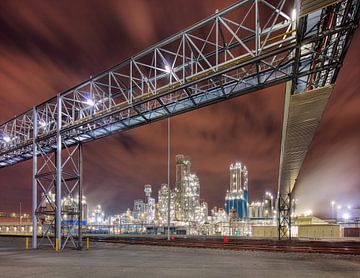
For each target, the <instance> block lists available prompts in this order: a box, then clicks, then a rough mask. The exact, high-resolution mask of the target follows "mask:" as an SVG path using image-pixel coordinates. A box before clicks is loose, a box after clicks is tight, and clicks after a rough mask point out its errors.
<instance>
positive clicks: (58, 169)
mask: <svg viewBox="0 0 360 278" xmlns="http://www.w3.org/2000/svg"><path fill="white" fill-rule="evenodd" d="M57 109H58V110H57V113H58V115H57V128H56V129H57V132H56V195H55V203H56V212H55V221H56V225H55V226H56V235H55V236H56V239H57V241H58V246H59V248H61V246H62V245H61V211H62V208H61V182H62V159H61V148H62V143H61V139H62V138H61V134H60V129H61V115H62V109H61V97H60V96H58V98H57Z"/></svg>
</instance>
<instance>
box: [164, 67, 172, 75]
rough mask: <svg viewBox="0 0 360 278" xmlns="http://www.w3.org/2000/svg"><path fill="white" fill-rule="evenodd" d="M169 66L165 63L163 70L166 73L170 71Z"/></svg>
mask: <svg viewBox="0 0 360 278" xmlns="http://www.w3.org/2000/svg"><path fill="white" fill-rule="evenodd" d="M171 70H172V69H171V67H170V66H169V65H165V72H166V73H170V72H171Z"/></svg>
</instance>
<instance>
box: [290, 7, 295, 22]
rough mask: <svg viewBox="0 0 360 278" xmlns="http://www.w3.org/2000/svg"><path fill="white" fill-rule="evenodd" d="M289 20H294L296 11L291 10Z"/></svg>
mask: <svg viewBox="0 0 360 278" xmlns="http://www.w3.org/2000/svg"><path fill="white" fill-rule="evenodd" d="M291 20H292V21H295V20H296V9H293V10H292V12H291Z"/></svg>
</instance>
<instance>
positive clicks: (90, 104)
mask: <svg viewBox="0 0 360 278" xmlns="http://www.w3.org/2000/svg"><path fill="white" fill-rule="evenodd" d="M85 103H86V104H87V105H89V106H94V105H95V102H94V101H93V100H92V99H91V98H88V99H86V100H85Z"/></svg>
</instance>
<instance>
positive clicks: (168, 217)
mask: <svg viewBox="0 0 360 278" xmlns="http://www.w3.org/2000/svg"><path fill="white" fill-rule="evenodd" d="M167 132H168V134H167V136H168V142H167V143H168V161H167V166H168V168H167V183H168V215H167V240H170V209H171V204H170V202H171V190H170V117H169V118H168V119H167Z"/></svg>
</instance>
